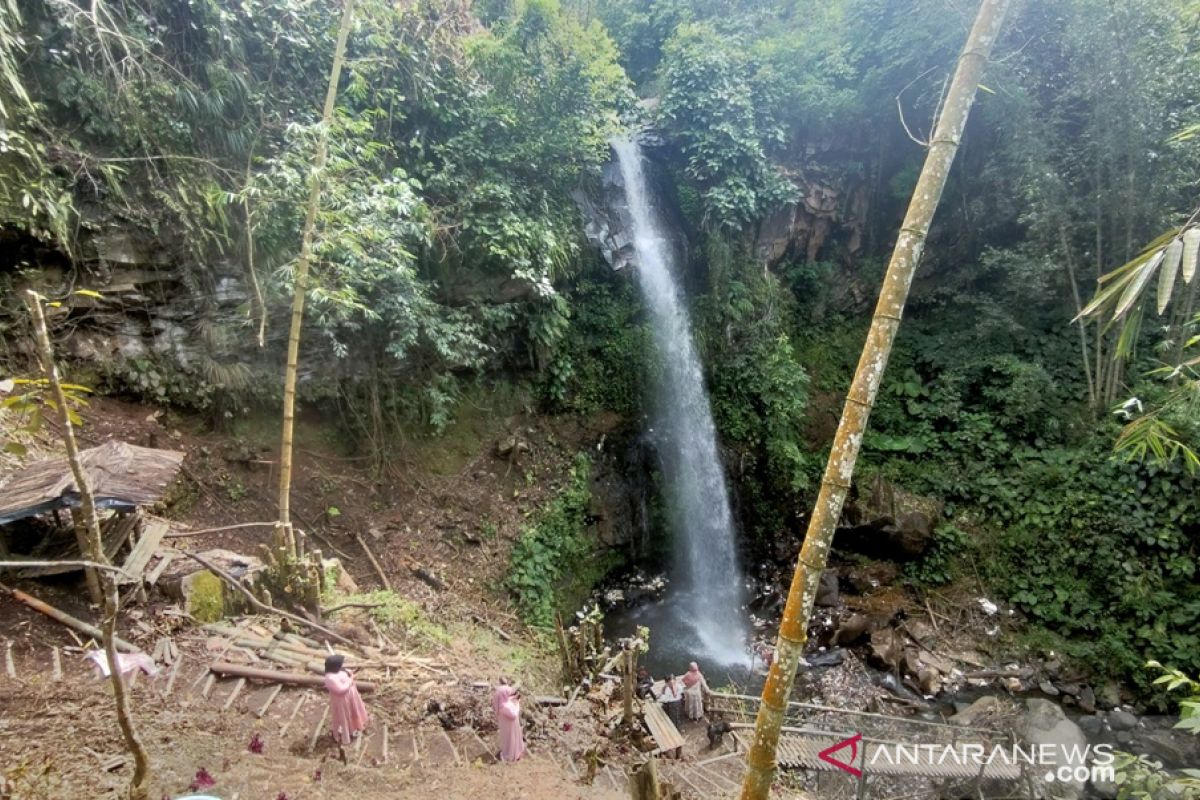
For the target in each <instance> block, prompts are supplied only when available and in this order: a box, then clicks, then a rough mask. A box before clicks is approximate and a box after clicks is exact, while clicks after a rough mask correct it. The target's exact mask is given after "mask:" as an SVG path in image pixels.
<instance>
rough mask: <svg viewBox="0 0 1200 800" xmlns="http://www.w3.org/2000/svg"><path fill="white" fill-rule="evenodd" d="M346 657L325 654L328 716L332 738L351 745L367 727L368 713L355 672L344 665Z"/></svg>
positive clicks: (339, 742)
mask: <svg viewBox="0 0 1200 800" xmlns="http://www.w3.org/2000/svg"><path fill="white" fill-rule="evenodd" d="M345 662H346V658H345V656H339V655H331V656H326V657H325V688H326V689H327V690H328V691H329V716H330V717H331V721H332V726H333V738H334V740H335V741H337V743H338V744H349V743H350V742H351V741H353V740H354V737H356V736H358V734H359V732H360V731H363V730H365V729H366V727H367V721H368V720H369V718H370V717H369V715H368V714H367V707H366V706H365V705H364V704H363V701H362V697H361V696H360V695H359V693H358V687H357V686H355V685H354V673H353V672H351V671H350V670H348V669H346V668H345Z"/></svg>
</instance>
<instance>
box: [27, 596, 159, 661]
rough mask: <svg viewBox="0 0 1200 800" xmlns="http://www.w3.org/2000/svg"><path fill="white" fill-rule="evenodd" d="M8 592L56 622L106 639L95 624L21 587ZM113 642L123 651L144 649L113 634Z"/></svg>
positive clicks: (99, 638) (96, 637)
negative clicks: (60, 609)
mask: <svg viewBox="0 0 1200 800" xmlns="http://www.w3.org/2000/svg"><path fill="white" fill-rule="evenodd" d="M8 593H9V594H10V595H11V596H12V598H13V599H14V600H19V601H21V602H22V603H24V604H25V605H27V606H29V607H30V608H32V609H33V610H34V611H40V612H41V613H43V614H45V615H46V616H47V617H50V619H53V620H55V621H56V622H61V623H62V624H63V625H66V626H67V627H68V628H72V629H74V630H77V631H79V632H80V633H83V634H86V635H88V636H91V637H92V638H93V639H95V640H96V641H98V642H100V641H104V636H103V634H101V633H100V629H99V628H97V627H96V626H95V625H92V624H89V623H87V622H84V621H83V620H81V619H76V618H75V617H72V616H71V615H70V614H68V613H66V612H65V611H59V610H58V609H57V608H55V607H54V606H52V605H49V604H48V603H43V602H42V601H41V600H38V599H37V598H36V597H34V596H33V595H29V594H26V593H25V592H22V591H21V590H20V589H9V590H8ZM113 643H114V644H116V646H117V649H118V650H120V651H121V652H123V653H140V652H142V649H141V648H140V647H136V646H134V645H132V644H130V643H129V642H127V641H125V640H124V639H121V638H120V637H118V636H113Z"/></svg>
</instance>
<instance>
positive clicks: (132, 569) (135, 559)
mask: <svg viewBox="0 0 1200 800" xmlns="http://www.w3.org/2000/svg"><path fill="white" fill-rule="evenodd" d="M166 535H167V523H166V522H165V521H164V520H161V519H151V520H147V521H146V524H145V526H144V527H143V529H142V538H140V539H138V542H137V544H135V545H134V546H133V549H132V550H130V551H129V556H128V557H126V559H125V563H124V564H123V565H122V567H121V569H123V570H125V574H124V575H121V576H120V578H118V580H117V582H118V583H140V582H141V580H142V574H143V573H144V572H145V571H146V565H147V564H149V563H150V559H151V558H153V557H154V554H155V552H157V551H158V546H159V545H160V544H162V540H163V537H164V536H166Z"/></svg>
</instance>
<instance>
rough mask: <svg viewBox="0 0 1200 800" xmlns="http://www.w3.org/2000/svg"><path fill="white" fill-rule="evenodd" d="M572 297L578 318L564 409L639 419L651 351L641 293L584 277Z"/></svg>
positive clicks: (617, 282) (624, 283)
mask: <svg viewBox="0 0 1200 800" xmlns="http://www.w3.org/2000/svg"><path fill="white" fill-rule="evenodd" d="M572 297H573V298H574V305H575V314H574V317H573V319H572V321H571V327H572V330H571V335H570V337H569V339H568V342H567V346H566V358H569V359H570V363H571V365H572V371H571V375H570V380H569V381H568V382H567V384H566V392H565V402H563V405H565V407H566V408H569V409H571V410H573V411H578V412H580V413H583V414H591V413H595V412H597V411H602V410H610V411H616V412H618V413H620V414H624V415H626V416H630V417H632V416H634V415H636V414H637V413H638V411H639V410H640V409H641V407H642V385H643V382H644V381H645V378H646V374H647V370H648V369H649V366H648V364H647V363H646V362H647V358H648V353H649V346H650V345H649V337H648V332H647V330H646V326H645V322H644V320H643V311H642V308H641V302H640V300H639V299H638V297H637V292H636V290H635V289H634V287H633V285H632V283H631V281H629V280H625V279H623V278H622V277H616V278H612V277H610V278H607V279H593V278H585V279H583V280H581V281H580V282H579V283H578V284H577V285H576V286H575V288H574V290H573V291H572ZM555 399H556V400H557V399H558V398H555Z"/></svg>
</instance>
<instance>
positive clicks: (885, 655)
mask: <svg viewBox="0 0 1200 800" xmlns="http://www.w3.org/2000/svg"><path fill="white" fill-rule="evenodd" d="M871 658H872V660H874V661H875V662H876V665H877V666H879V667H881V668H883V669H887V670H891V671H895V670H897V669H899V667H900V664H901V663H902V662H903V661H904V635H903V634H901V633H900V632H899V631H897V630H896V629H895V628H882V629H880V630H877V631H874V632H872V633H871Z"/></svg>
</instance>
